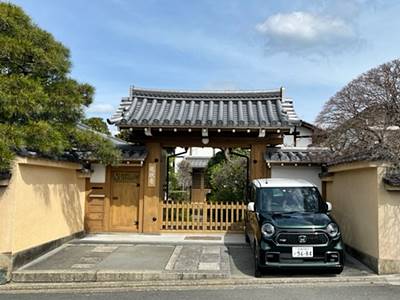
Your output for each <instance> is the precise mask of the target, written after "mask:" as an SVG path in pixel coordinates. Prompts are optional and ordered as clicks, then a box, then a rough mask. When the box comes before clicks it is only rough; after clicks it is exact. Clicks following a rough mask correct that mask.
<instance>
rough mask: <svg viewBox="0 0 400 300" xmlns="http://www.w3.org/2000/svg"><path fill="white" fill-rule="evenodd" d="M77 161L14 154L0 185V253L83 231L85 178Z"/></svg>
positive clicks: (19, 249) (18, 249)
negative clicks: (6, 180) (9, 173)
mask: <svg viewBox="0 0 400 300" xmlns="http://www.w3.org/2000/svg"><path fill="white" fill-rule="evenodd" d="M78 169H80V165H79V164H75V163H68V162H54V161H48V160H41V159H33V158H17V159H16V162H15V166H14V168H13V171H12V173H13V176H12V179H11V183H10V185H9V186H8V187H6V188H0V253H11V254H15V253H18V252H20V251H23V250H26V249H30V248H33V247H36V246H39V245H41V244H44V243H47V242H50V241H53V240H56V239H60V238H63V237H67V236H69V235H71V234H73V233H77V232H80V231H83V218H84V203H85V179H84V178H79V177H78V174H77V170H78Z"/></svg>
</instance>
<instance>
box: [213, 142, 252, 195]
mask: <svg viewBox="0 0 400 300" xmlns="http://www.w3.org/2000/svg"><path fill="white" fill-rule="evenodd" d="M236 152H240V153H241V154H246V155H247V154H248V153H247V152H246V151H244V150H236ZM246 173H247V161H246V158H244V157H239V156H235V155H233V154H230V155H229V154H227V155H226V154H225V153H224V152H222V151H220V152H218V153H217V154H216V155H215V156H214V157H213V158H212V159H211V160H210V161H209V163H208V166H207V171H206V174H207V181H208V183H209V185H210V187H211V193H210V194H209V196H208V197H209V200H210V201H222V202H227V201H228V202H229V201H244V200H245V196H246V194H245V193H246V180H247V176H246Z"/></svg>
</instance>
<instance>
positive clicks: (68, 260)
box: [13, 234, 374, 282]
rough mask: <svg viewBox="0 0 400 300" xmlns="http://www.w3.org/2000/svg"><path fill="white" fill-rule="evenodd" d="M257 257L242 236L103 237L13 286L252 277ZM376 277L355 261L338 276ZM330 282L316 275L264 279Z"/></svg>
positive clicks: (43, 263) (22, 273)
mask: <svg viewBox="0 0 400 300" xmlns="http://www.w3.org/2000/svg"><path fill="white" fill-rule="evenodd" d="M253 274H254V269H253V258H252V252H251V250H250V248H249V247H248V245H247V244H246V243H245V241H244V237H243V235H222V234H220V235H218V234H213V235H210V234H209V235H200V234H198V235H193V234H188V235H182V234H165V235H140V234H137V235H132V234H99V235H89V236H87V237H85V238H83V239H79V240H74V241H72V242H70V243H67V244H65V245H63V246H61V247H59V248H58V249H56V250H54V251H52V252H50V253H48V254H46V255H44V256H42V257H40V258H39V259H37V260H35V261H33V262H31V263H30V264H28V265H26V266H24V267H22V268H20V269H19V270H17V271H15V272H14V273H13V281H14V282H85V281H86V282H94V281H103V282H106V281H108V282H110V281H138V280H179V279H214V278H238V279H239V278H250V277H252V276H253ZM370 275H374V273H373V272H372V271H371V270H369V269H368V268H367V267H365V266H364V265H363V264H361V263H360V262H358V261H357V260H356V259H354V258H352V257H351V256H349V255H348V256H347V259H346V267H345V270H344V271H343V273H342V274H340V275H338V276H336V277H348V276H370ZM277 276H278V277H288V276H289V277H310V276H311V277H321V276H323V277H330V276H333V277H335V276H334V275H330V274H322V273H316V272H315V271H314V272H307V273H296V274H294V273H293V272H291V273H274V274H266V275H265V277H277Z"/></svg>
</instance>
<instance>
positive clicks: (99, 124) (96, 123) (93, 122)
mask: <svg viewBox="0 0 400 300" xmlns="http://www.w3.org/2000/svg"><path fill="white" fill-rule="evenodd" d="M82 123H83V124H85V125H87V126H89V127H90V128H92V129H93V130H96V131H98V132H101V133H104V134H107V135H111V132H110V130H108V126H107V123H106V122H104V120H103V119H102V118H98V117H93V118H88V119H85V120H83V121H82Z"/></svg>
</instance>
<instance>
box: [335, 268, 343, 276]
mask: <svg viewBox="0 0 400 300" xmlns="http://www.w3.org/2000/svg"><path fill="white" fill-rule="evenodd" d="M342 272H343V268H339V269H336V270H334V271H333V274H336V275H339V274H340V273H342Z"/></svg>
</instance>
